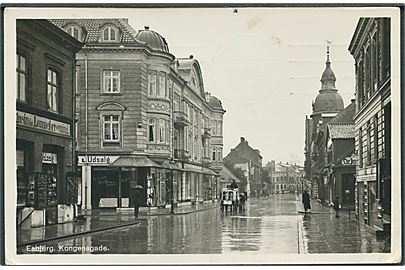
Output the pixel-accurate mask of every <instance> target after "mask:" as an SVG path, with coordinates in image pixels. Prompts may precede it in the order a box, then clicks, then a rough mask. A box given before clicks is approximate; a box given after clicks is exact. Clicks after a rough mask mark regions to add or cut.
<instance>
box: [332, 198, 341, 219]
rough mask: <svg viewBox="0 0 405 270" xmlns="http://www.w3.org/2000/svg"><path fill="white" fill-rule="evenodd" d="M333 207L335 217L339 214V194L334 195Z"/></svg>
mask: <svg viewBox="0 0 405 270" xmlns="http://www.w3.org/2000/svg"><path fill="white" fill-rule="evenodd" d="M333 209H335V217H337V218H338V217H340V216H339V196H336V197H335V201H334V202H333Z"/></svg>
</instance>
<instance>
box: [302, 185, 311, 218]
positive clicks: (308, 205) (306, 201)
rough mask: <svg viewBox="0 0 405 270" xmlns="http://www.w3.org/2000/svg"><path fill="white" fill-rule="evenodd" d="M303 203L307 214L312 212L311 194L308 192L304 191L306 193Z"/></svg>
mask: <svg viewBox="0 0 405 270" xmlns="http://www.w3.org/2000/svg"><path fill="white" fill-rule="evenodd" d="M302 203H303V204H304V210H305V213H306V212H307V211H308V210H311V199H310V198H309V194H308V192H307V191H306V190H304V193H303V194H302Z"/></svg>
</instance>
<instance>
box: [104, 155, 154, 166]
mask: <svg viewBox="0 0 405 270" xmlns="http://www.w3.org/2000/svg"><path fill="white" fill-rule="evenodd" d="M110 166H111V167H148V168H150V167H153V168H160V167H161V166H160V165H159V164H157V163H156V162H154V161H152V160H150V159H149V158H147V157H134V156H132V157H119V158H118V159H117V160H116V161H114V162H113V163H111V165H110Z"/></svg>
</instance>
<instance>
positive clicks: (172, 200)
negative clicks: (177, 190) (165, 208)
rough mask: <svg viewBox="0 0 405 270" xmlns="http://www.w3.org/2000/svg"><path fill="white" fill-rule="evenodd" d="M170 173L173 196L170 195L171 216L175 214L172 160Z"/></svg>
mask: <svg viewBox="0 0 405 270" xmlns="http://www.w3.org/2000/svg"><path fill="white" fill-rule="evenodd" d="M169 164H170V172H171V178H172V179H171V184H170V186H171V192H170V193H171V195H170V197H171V198H170V214H174V168H173V167H174V160H173V159H171V160H170V162H169Z"/></svg>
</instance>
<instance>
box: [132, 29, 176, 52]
mask: <svg viewBox="0 0 405 270" xmlns="http://www.w3.org/2000/svg"><path fill="white" fill-rule="evenodd" d="M136 39H137V40H139V41H142V42H145V43H146V45H147V46H149V48H151V49H152V50H154V51H159V52H165V53H169V46H168V45H167V42H166V39H165V38H164V37H162V36H161V35H160V34H159V33H157V32H155V31H152V30H150V29H149V26H145V29H144V30H139V31H138V33H137V35H136Z"/></svg>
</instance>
